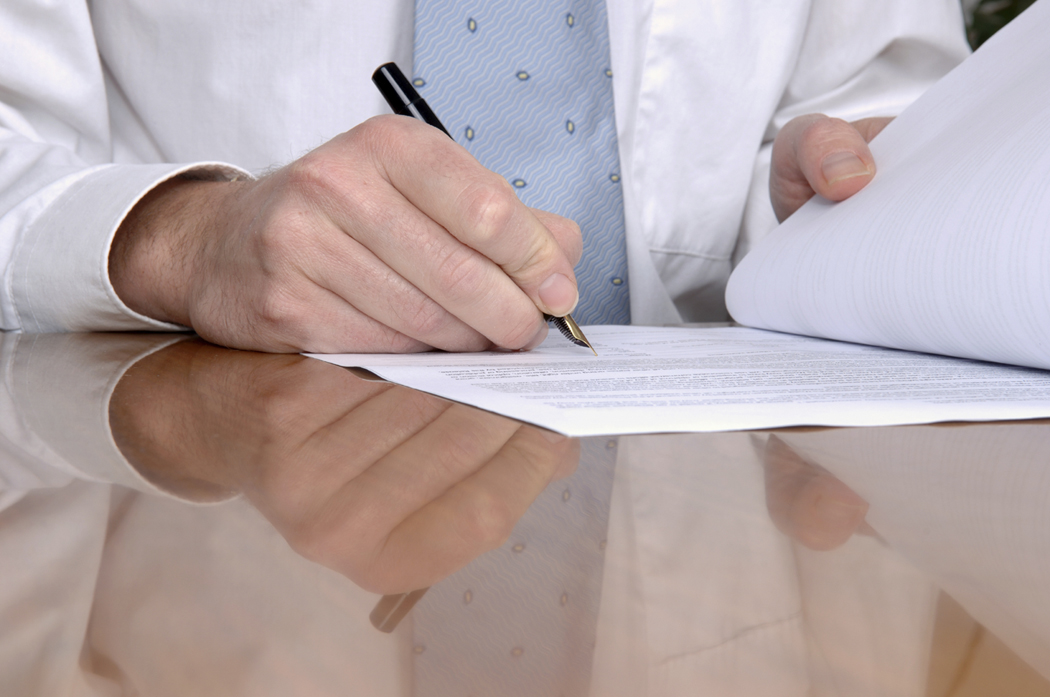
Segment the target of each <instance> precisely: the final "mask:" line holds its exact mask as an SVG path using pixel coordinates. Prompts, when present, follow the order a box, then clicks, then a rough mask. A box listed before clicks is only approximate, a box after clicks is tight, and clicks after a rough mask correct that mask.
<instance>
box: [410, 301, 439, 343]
mask: <svg viewBox="0 0 1050 697" xmlns="http://www.w3.org/2000/svg"><path fill="white" fill-rule="evenodd" d="M449 320H450V317H449V314H448V312H446V311H445V310H444V309H443V308H442V307H441V306H440V305H438V304H437V303H435V302H431V301H428V300H417V301H415V302H410V304H409V307H406V308H404V309H403V310H402V322H403V323H404V325H405V326H406V327H407V329H408V333H409V334H410V335H411V336H414V337H418V338H422V339H425V338H426V337H432V336H435V335H437V334H439V333H441V331H442V330H444V329H445V328H446V327H447V326H448V323H449Z"/></svg>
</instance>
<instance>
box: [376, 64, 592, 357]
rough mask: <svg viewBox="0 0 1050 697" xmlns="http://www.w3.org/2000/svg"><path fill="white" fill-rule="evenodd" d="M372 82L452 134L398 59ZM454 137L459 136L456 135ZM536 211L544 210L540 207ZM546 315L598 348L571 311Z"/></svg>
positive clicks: (398, 105)
mask: <svg viewBox="0 0 1050 697" xmlns="http://www.w3.org/2000/svg"><path fill="white" fill-rule="evenodd" d="M372 82H374V83H375V85H376V87H378V88H379V91H380V93H382V95H383V98H384V99H386V101H387V104H389V105H390V108H391V110H392V111H393V112H394V113H395V114H400V115H402V116H411V117H413V118H415V119H419V120H420V121H423V122H424V123H427V124H429V125H431V126H433V127H434V128H437V129H439V130H440V131H441V132H442V133H444V134H445V135H447V136H448V137H449V138H452V134H451V133H449V132H448V129H446V128H445V126H444V124H442V123H441V120H440V119H439V118H438V117H437V114H435V113H434V111H433V110H432V109H431V108H430V105H429V104H427V103H426V101H425V100H424V99H423V98H422V97H421V96H419V93H418V92H416V89H415V87H413V86H412V83H411V82H409V80H408V78H407V77H405V75H404V73H402V72H401V69H400V68H398V67H397V64H396V63H385V64H384V65H381V66H379V68H377V69H376V71H375V72H374V73H373V74H372ZM453 140H455V139H454V138H453ZM534 212H536V213H541V214H542V212H540V211H534ZM548 215H549V214H548ZM543 318H544V319H545V320H547V321H548V322H551V323H552V324H553V325H554V326H555V327H556V328H557V329H558V331H560V332H561V333H562V335H564V336H565V338H566V339H568V340H569V341H571V342H572V343H574V344H576V345H577V346H586V347H587V348H589V349H590V350H591V351H594V347H593V346H591V344H590V342H589V341H587V337H586V336H584V335H583V332H582V331H581V330H580V327H579V326H578V325H577V324H576V322H575V321H574V320H573V318H572V316H570V315H569V314H568V313H566V314H565V315H563V316H556V315H553V314H548V313H546V312H545V313H544V314H543ZM595 355H597V352H595Z"/></svg>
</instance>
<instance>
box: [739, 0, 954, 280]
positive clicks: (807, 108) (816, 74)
mask: <svg viewBox="0 0 1050 697" xmlns="http://www.w3.org/2000/svg"><path fill="white" fill-rule="evenodd" d="M969 54H970V48H969V46H968V45H967V43H966V31H965V26H964V22H963V16H962V8H961V6H960V4H959V3H958V2H957V0H886V1H885V2H878V3H873V2H865V1H864V0H813V2H812V5H811V8H810V16H809V21H808V23H807V27H806V32H805V34H804V36H803V40H802V44H801V46H800V49H799V52H798V61H797V63H796V65H795V69H794V71H793V72H792V73H791V76H790V78H789V80H788V82H787V85H786V87H785V90H784V92H783V95H782V99H781V102H780V104H779V106H778V107H777V110H776V112H775V114H774V116H773V118H772V119H771V120H770V122H769V125H768V128H767V130H766V134H765V137H764V143H763V146H762V148H761V150H760V151H759V153H758V157H757V158H756V161H755V167H754V173H753V177H752V184H751V189H750V194H749V196H748V201H747V206H746V209H745V214H744V218H743V225H742V229H741V234H740V238H739V242H738V244H737V249H736V252H735V254H734V260H735V261H739V260H740V259H742V258H743V256H744V254H746V252H747V251H748V250H749V249H750V248H751V246H752V245H753V244H754V243H755V242H757V241H758V240H759V239H761V238H762V237H763V236H765V234H767V233H768V232H769V231H770V230H772V229H773V228H774V227H776V225H777V220H776V216H775V215H774V213H773V207H772V204H771V203H770V198H769V169H770V156H771V154H772V148H773V140H774V139H775V138H776V135H777V133H778V132H779V131H780V129H781V128H783V126H784V124H786V123H787V122H788V121H790V120H791V119H793V118H795V117H796V116H802V115H804V114H812V113H823V114H828V115H829V116H835V117H838V118H841V119H845V120H847V121H855V120H857V119H863V118H867V117H872V116H896V115H897V114H899V113H901V112H902V111H903V110H904V109H905V108H906V107H907V106H908V105H909V104H911V103H912V102H913V101H915V100H916V99H917V98H918V97H919V95H921V94H922V93H923V92H925V91H926V90H927V89H928V88H929V87H930V86H931V85H933V84H934V83H935V82H937V81H938V80H939V79H941V78H942V77H944V76H945V75H946V74H947V73H948V72H950V71H951V70H952V69H953V68H954V67H955V66H956V65H958V64H959V63H961V62H962V61H963V60H965V58H966V57H967V56H968V55H969ZM876 164H877V163H876Z"/></svg>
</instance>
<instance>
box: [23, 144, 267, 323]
mask: <svg viewBox="0 0 1050 697" xmlns="http://www.w3.org/2000/svg"><path fill="white" fill-rule="evenodd" d="M179 175H183V176H188V177H191V178H194V179H203V180H213V181H231V180H235V179H250V178H252V177H251V175H250V174H249V173H248V172H246V171H244V170H242V169H240V168H238V167H234V166H233V165H228V164H224V163H221V162H199V163H195V164H189V165H186V164H184V165H172V164H161V165H108V166H105V167H101V168H99V169H97V170H95V171H94V172H91V173H90V174H88V175H86V176H84V177H82V178H81V179H79V180H78V181H76V182H75V183H74V184H72V185H71V186H70V187H69V188H68V189H67V190H66V191H64V192H63V193H62V194H61V195H60V196H59V197H58V199H56V200H55V202H54V203H53V204H52V205H51V206H49V207H48V209H47V210H46V211H45V212H44V213H43V214H41V215H40V217H39V218H37V219H36V220H35V221H34V222H33V223H32V224H31V225H30V226H29V228H28V229H27V230H26V231H25V233H24V236H23V238H22V240H21V243H20V244H19V246H18V248H17V249H16V250H15V254H14V259H13V263H14V268H15V269H17V271H16V272H15V273H14V275H13V278H12V288H11V291H12V297H13V300H14V305H15V309H16V311H17V313H18V316H19V324H20V326H21V328H22V329H23V330H24V331H26V332H60V331H128V330H132V331H134V330H152V331H178V330H181V329H184V327H180V326H178V325H174V324H168V323H166V322H160V321H157V320H155V319H151V318H149V317H146V316H145V315H141V314H139V313H137V312H135V311H134V310H132V309H131V308H129V307H128V306H127V305H125V304H124V303H123V301H121V299H120V298H119V297H118V296H117V293H116V291H115V290H114V289H113V284H112V283H110V280H109V249H110V245H111V244H112V243H113V237H114V236H115V235H116V232H117V228H119V227H120V224H121V222H123V220H124V217H125V216H126V215H127V214H128V212H129V211H130V210H131V209H132V208H133V207H134V206H135V204H136V203H138V202H139V201H140V200H141V199H142V197H143V196H145V195H146V194H147V193H149V192H150V190H152V189H153V188H154V187H156V186H157V185H159V184H161V183H163V182H165V181H167V180H169V179H171V178H173V177H176V176H179Z"/></svg>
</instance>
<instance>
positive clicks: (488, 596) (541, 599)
mask: <svg viewBox="0 0 1050 697" xmlns="http://www.w3.org/2000/svg"><path fill="white" fill-rule="evenodd" d="M581 445H582V448H581V451H582V452H581V456H580V465H579V467H578V468H577V470H576V472H575V473H574V474H573V475H572V476H571V477H568V478H566V479H563V480H560V481H557V482H553V483H552V484H551V485H550V486H548V487H547V489H546V490H545V491H544V492H543V493H542V494H540V496H539V498H537V499H536V502H535V503H534V504H533V505H532V506H531V507H530V508H529V510H528V512H527V513H526V514H525V516H524V517H523V518H522V519H521V520H520V521H519V522H518V524H517V525H516V526H515V528H514V532H513V533H512V534H511V536H510V539H508V540H507V542H506V543H505V544H504V545H503V546H502V547H500V548H499V549H496V550H493V551H492V552H489V553H488V554H485V555H483V556H481V557H479V558H478V559H477V560H475V562H474V563H472V564H471V565H469V566H467V567H466V568H465V569H462V570H461V571H459V572H457V573H455V574H453V575H452V576H451V577H449V578H448V579H446V580H444V581H442V582H441V583H439V584H437V585H436V586H434V587H433V588H431V589H430V591H429V592H428V593H427V594H426V596H425V597H424V598H423V599H422V600H421V601H420V602H419V604H418V605H417V606H416V608H415V610H414V611H413V613H412V620H413V627H414V632H415V639H414V644H413V651H414V654H415V656H414V658H415V694H416V695H417V696H420V697H422V696H426V697H445V696H446V695H449V696H451V695H486V694H491V695H503V696H513V695H529V696H530V697H531V696H534V695H547V694H550V695H565V696H566V697H569V696H570V695H583V694H587V690H588V686H589V682H590V672H591V659H592V655H593V650H594V636H595V627H596V623H597V618H598V604H599V600H600V596H601V580H602V571H603V552H604V549H605V535H606V525H607V521H608V515H609V496H610V493H611V491H612V481H613V469H614V466H615V460H616V441H615V440H613V439H606V438H594V439H589V440H586V441H583V442H582V444H581Z"/></svg>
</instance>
